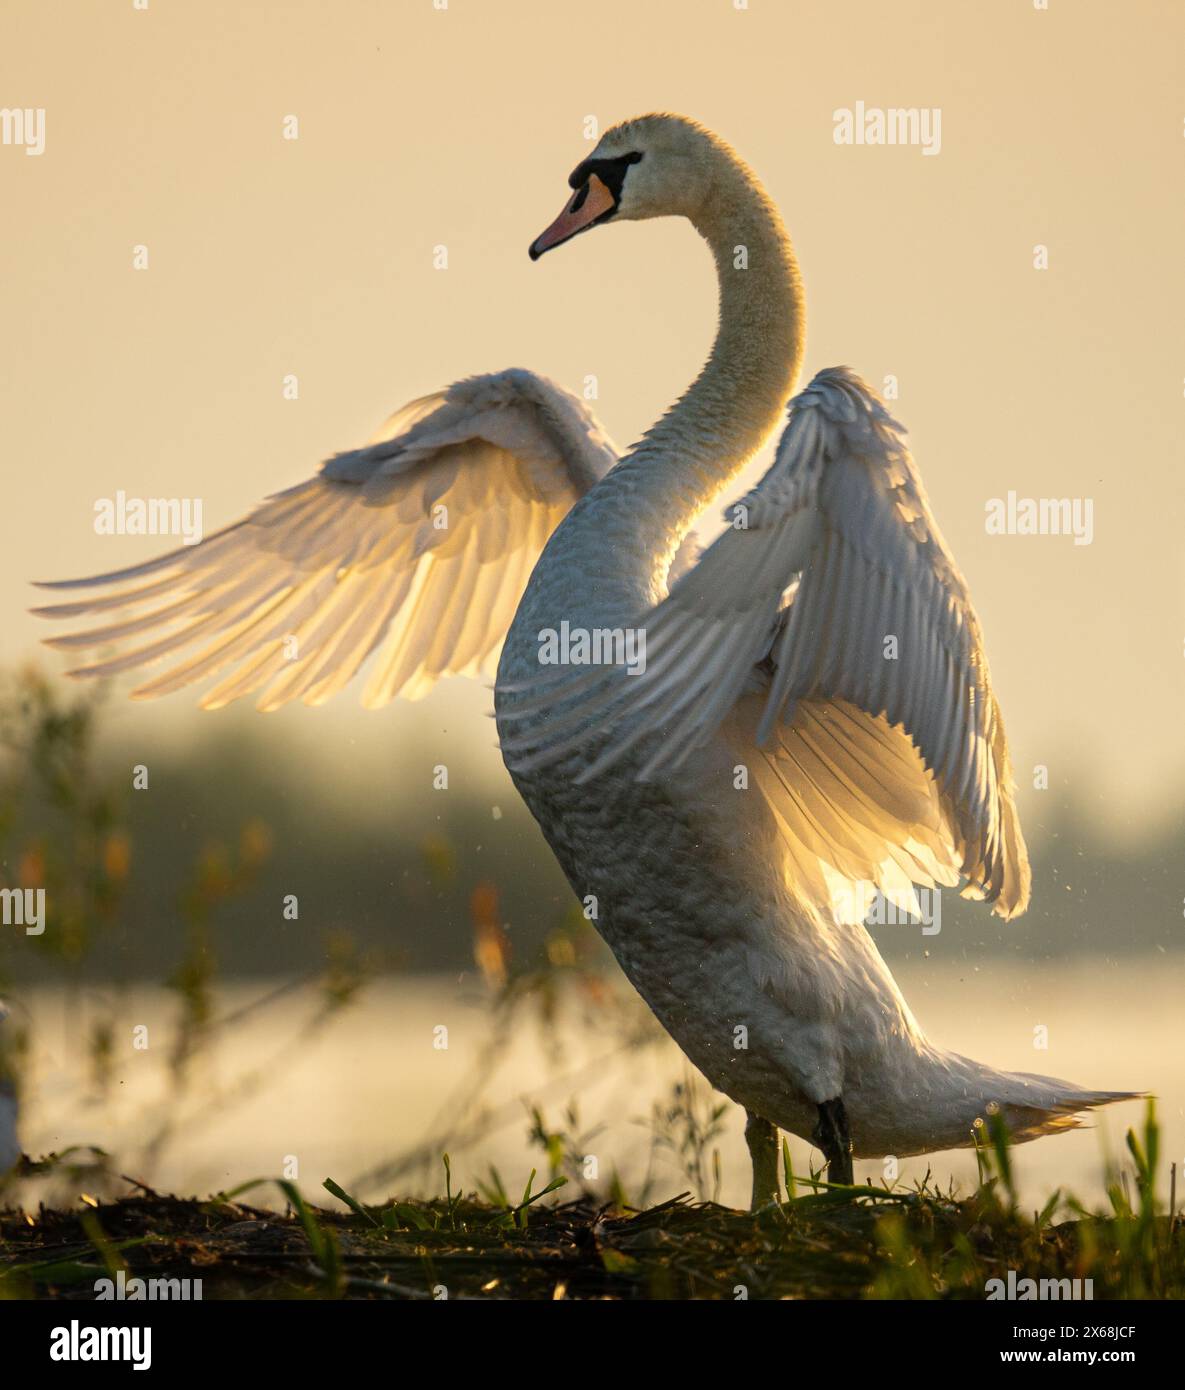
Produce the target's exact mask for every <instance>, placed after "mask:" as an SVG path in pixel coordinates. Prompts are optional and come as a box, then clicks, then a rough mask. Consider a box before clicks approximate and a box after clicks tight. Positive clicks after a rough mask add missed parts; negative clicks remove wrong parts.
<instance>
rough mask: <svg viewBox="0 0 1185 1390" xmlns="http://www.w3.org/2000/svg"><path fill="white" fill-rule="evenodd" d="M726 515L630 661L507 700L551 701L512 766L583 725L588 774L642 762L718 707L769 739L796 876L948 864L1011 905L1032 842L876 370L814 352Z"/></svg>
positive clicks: (678, 741) (552, 747) (563, 676)
mask: <svg viewBox="0 0 1185 1390" xmlns="http://www.w3.org/2000/svg"><path fill="white" fill-rule="evenodd" d="M727 519H728V520H729V521H730V522H731V528H730V529H729V530H728V531H726V532H725V533H724V534H723V535H722V536H721V537H720V538H719V539H718V540H717V541H716V542H715V543H714V544H713V545H712V546H710V547H709V549H708V550H707V551H706V552H705V553H704V555H703V557H702V558H701V559H700V561H699V563H698V564H697V565H696V566H695V567H694V568H693V569H692V570H691V571H690V572H689V573H687V574H685V575H684V576H683V577H682V578H681V579H680V580H679V581H678V583H676V584H675V585H674V586H673V587H672V590H671V592H670V594H669V596H668V597H667V598H666V599H665V600H664V601H663V602H662V603H660V604H659V605H658V606H657V607H656V608H655V609H654V610H653V611H652V612H651V613H649V614H648V615H646V616H644V617H641V618H640V619H639V626H640V628H641V629H642V630H643V631H644V632H645V634H646V669H645V672H644V673H643V674H641V675H634V676H626V675H625V674H624V673H622V672H621V671H619V670H613V669H608V670H606V669H604V668H602V669H600V670H599V671H597V672H593V673H591V674H578V673H575V672H573V673H560V675H559V678H558V679H555V678H552V679H551V680H550V681H549V680H548V678H542V679H541V681H540V682H539V684H538V686H537V687H535V688H533V689H532V690H529V691H526V692H522V693H521V694H520V695H519V696H518V698H517V700H516V702H515V703H513V704H510V706H509V708H504V710H503V718H504V719H505V718H507V717H508V716H509V717H513V716H514V715H515V714H518V715H521V716H524V717H525V716H532V715H537V714H538V713H539V711H541V710H542V709H545V708H548V707H552V708H553V709H554V715H555V717H554V718H549V719H546V720H541V719H538V718H532V719H531V721H530V723H529V725H527V726H526V729H527V731H526V732H525V733H524V734H523V736H522V738H521V740H520V739H511V740H509V741H507V742H506V745H505V746H506V748H507V751H508V753H509V755H510V756H511V758H512V760H513V763H514V766H515V767H516V768H517V767H521V768H523V769H529V768H530V767H531V766H533V765H539V764H542V763H546V762H548V761H550V760H552V759H554V758H556V757H558V756H561V755H563V754H564V753H565V752H566V751H569V750H570V749H571V748H573V747H576V746H579V744H580V743H582V742H587V741H589V740H590V737H594V736H595V742H596V746H597V748H598V750H599V752H598V756H597V757H596V759H595V760H594V761H593V762H592V763H591V764H590V766H589V767H588V769H587V770H586V772H585V773H584V774H583V778H591V777H595V776H596V775H598V774H599V773H600V772H601V771H603V770H605V769H606V768H608V767H610V766H613V765H614V764H616V763H618V762H620V761H621V759H622V758H623V757H625V756H626V755H627V753H628V751H629V749H630V748H632V747H634V746H636V745H638V744H639V743H644V745H645V747H646V749H647V755H648V756H647V757H646V758H645V759H644V760H643V761H642V763H641V766H640V768H639V774H638V775H639V776H640V777H642V778H651V777H656V776H661V775H662V774H664V773H666V772H668V771H670V770H673V769H675V768H677V767H678V766H679V765H680V764H681V763H682V762H683V761H684V760H685V759H686V758H687V757H688V755H689V754H690V753H691V752H692V750H693V749H695V748H698V747H700V746H702V745H703V744H704V743H705V742H706V741H707V740H708V739H710V738H711V737H712V736H713V734H714V733H716V732H717V731H718V730H720V729H721V728H722V726H725V727H724V732H725V733H726V734H727V735H728V736H729V737H730V738H734V739H739V740H740V741H741V742H742V743H744V742H747V743H748V746H749V747H753V745H754V744H756V745H758V747H760V749H761V750H762V759H763V761H762V762H761V764H760V776H759V778H758V781H759V783H760V784H761V786H762V790H763V791H764V793H765V795H766V797H767V799H768V800H769V801H770V804H771V806H772V807H773V809H774V811H775V814H776V816H777V818H778V820H779V821H780V823H781V824H782V828H783V834H784V837H785V839H786V842H787V845H788V847H789V848H790V852H791V857H792V858H795V857H796V856H797V859H798V860H800V861H801V862H800V863H799V865H798V867H799V870H800V872H801V873H802V874H804V875H805V876H806V878H807V880H808V882H813V883H816V884H818V885H822V884H823V883H824V881H828V882H831V885H832V888H834V882H833V880H834V879H835V878H836V876H838V878H839V879H841V880H843V881H844V883H846V884H847V885H849V886H851V885H856V884H859V883H860V882H861V881H868V882H871V883H873V884H875V885H876V886H878V887H882V888H886V889H896V888H900V887H901V885H902V884H903V883H904V885H905V886H906V887H908V885H909V883H910V882H914V883H927V884H932V883H934V882H947V883H950V882H954V881H957V875H958V874H959V873H961V874H962V875H964V876H965V877H966V879H967V881H968V882H967V886H966V888H965V889H964V892H965V893H966V894H967V895H968V896H973V897H983V898H986V899H987V900H988V901H990V902H992V903H993V904H994V905H995V910H996V912H997V913H999V914H1000V915H1001V916H1004V917H1011V916H1013V915H1014V914H1015V913H1017V912H1020V911H1023V909H1024V907H1025V906H1026V904H1027V901H1028V894H1029V868H1028V860H1027V856H1026V853H1025V847H1024V841H1023V839H1022V837H1021V832H1020V826H1019V823H1018V819H1017V813H1016V806H1015V802H1014V799H1013V785H1012V773H1011V767H1010V763H1009V757H1008V746H1007V741H1006V739H1005V735H1004V724H1003V720H1002V718H1001V715H1000V710H999V707H998V705H997V703H996V699H995V696H994V694H993V692H992V688H991V682H990V679H989V676H988V666H987V659H986V657H985V655H984V649H983V641H982V636H981V632H980V627H979V621H978V619H977V618H976V615H975V611H974V609H973V607H972V605H971V599H970V596H969V594H968V592H967V586H966V584H965V583H964V581H963V578H962V576H961V575H960V574H959V572H958V569H957V567H956V566H955V563H954V560H953V558H952V557H951V554H950V552H949V550H948V549H947V547H946V544H945V542H944V541H943V539H942V536H941V534H940V532H939V530H938V527H937V525H936V523H935V521H934V518H933V516H932V514H931V512H930V507H929V503H928V502H927V499H926V494H925V490H924V489H923V487H922V483H921V479H920V477H919V476H918V473H917V470H916V468H915V466H914V463H913V460H912V459H911V457H910V455H909V451H908V449H907V448H906V445H905V442H904V438H903V431H902V429H901V427H900V426H899V425H897V424H896V422H895V421H894V420H893V419H892V418H891V417H890V415H889V414H888V412H887V411H886V409H885V408H884V405H883V404H882V403H881V402H880V400H879V399H878V398H877V397H876V395H875V393H873V392H872V390H871V388H869V387H868V386H867V385H866V384H865V383H864V382H863V381H861V380H860V378H859V377H857V376H856V375H855V374H854V373H852V372H850V371H848V370H847V369H846V368H836V369H831V370H828V371H824V372H820V373H819V375H818V376H816V377H815V379H814V380H813V381H812V382H811V384H810V386H808V387H807V389H806V390H805V391H803V392H802V393H801V394H800V395H798V396H797V397H796V398H795V399H794V400H793V401H792V402H791V407H790V420H789V423H788V425H787V427H786V429H785V431H784V433H783V435H782V439H781V442H780V444H779V446H778V451H777V455H776V457H775V460H774V463H773V465H772V466H771V467H770V469H769V471H768V472H767V473H766V475H765V476H764V478H762V480H761V482H760V483H759V484H758V486H757V487H756V488H755V489H754V490H753V491H752V492H750V493H749V494H748V495H747V496H745V497H744V498H742V499H741V501H740V502H739V503H737V504H736V505H735V506H733V507H732V508H730V509H729V511H728V513H727ZM512 694H513V693H512ZM656 731H659V732H661V735H662V736H661V738H660V739H659V738H655V737H654V735H655V733H656ZM796 862H797V861H796ZM819 891H820V894H821V893H822V887H820V888H819ZM831 896H832V899H833V900H834V892H833V893H832V895H831Z"/></svg>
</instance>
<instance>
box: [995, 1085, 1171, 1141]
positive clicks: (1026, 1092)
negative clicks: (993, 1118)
mask: <svg viewBox="0 0 1185 1390" xmlns="http://www.w3.org/2000/svg"><path fill="white" fill-rule="evenodd" d="M999 1075H1000V1079H1001V1081H1003V1082H1007V1083H1011V1084H1009V1085H1007V1086H1006V1087H1002V1088H1001V1090H1002V1094H1001V1095H1000V1096H999V1097H998V1098H997V1099H996V1104H997V1105H998V1106H999V1109H1000V1112H1001V1114H1003V1116H1004V1120H1005V1123H1006V1124H1007V1125H1008V1130H1009V1134H1010V1135H1011V1137H1012V1141H1013V1143H1016V1144H1023V1143H1025V1142H1027V1141H1028V1140H1030V1139H1038V1138H1040V1137H1041V1135H1043V1134H1060V1133H1062V1132H1063V1131H1064V1130H1067V1129H1078V1128H1080V1127H1081V1126H1082V1125H1083V1124H1084V1123H1085V1118H1086V1115H1087V1114H1088V1112H1090V1111H1092V1110H1097V1109H1098V1108H1099V1107H1100V1106H1102V1105H1114V1104H1116V1103H1117V1102H1119V1101H1124V1100H1139V1099H1140V1098H1141V1097H1142V1096H1144V1095H1146V1094H1147V1093H1146V1092H1144V1091H1087V1090H1083V1089H1082V1088H1081V1087H1079V1086H1075V1085H1073V1084H1072V1083H1071V1082H1068V1081H1059V1080H1057V1079H1056V1078H1055V1077H1052V1076H1035V1075H1031V1074H1030V1073H1028V1072H1005V1073H1000V1074H999Z"/></svg>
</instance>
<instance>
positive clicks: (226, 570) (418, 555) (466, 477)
mask: <svg viewBox="0 0 1185 1390" xmlns="http://www.w3.org/2000/svg"><path fill="white" fill-rule="evenodd" d="M615 461H616V454H615V453H614V451H613V447H612V445H611V444H610V443H609V441H608V440H607V439H606V438H605V436H604V435H603V434H602V433H601V431H600V430H599V428H598V426H597V423H596V421H595V420H594V418H593V416H592V415H591V413H590V412H589V411H588V409H587V408H586V407H585V406H584V405H583V403H582V402H581V401H579V400H578V399H577V398H576V397H575V396H573V395H571V394H570V393H569V392H567V391H564V390H563V389H562V388H560V387H558V386H556V385H555V384H554V383H552V382H550V381H547V380H546V379H545V378H543V377H539V376H536V375H534V374H533V373H531V372H526V371H521V370H511V371H506V372H499V373H497V374H494V375H490V376H480V377H470V378H468V379H466V380H464V381H459V382H456V383H455V384H454V385H453V386H450V387H449V388H448V390H446V391H443V392H440V393H439V394H437V395H433V396H427V397H424V398H423V399H422V400H418V401H413V402H412V403H411V404H410V405H408V406H406V407H404V409H403V410H401V411H399V412H398V414H396V415H395V416H393V417H392V418H391V420H390V421H388V423H387V425H386V426H385V427H384V429H383V430H381V431H380V432H379V434H378V436H376V438H375V439H374V440H372V442H371V443H370V444H368V445H367V446H365V447H364V448H361V449H355V450H352V451H351V452H349V453H343V454H337V455H335V456H334V457H333V458H331V459H330V460H329V461H328V462H327V463H326V464H325V465H324V467H323V468H322V470H321V473H320V475H319V476H318V477H316V478H313V479H311V480H310V481H308V482H305V483H301V484H299V485H298V486H296V487H294V488H290V489H289V490H288V491H286V492H282V493H279V494H277V495H276V496H275V497H273V498H271V499H270V500H269V501H267V502H265V503H264V504H263V505H262V506H261V507H259V508H258V509H257V510H256V511H255V512H253V513H252V514H251V515H250V516H249V517H247V518H246V519H244V520H243V521H240V522H237V523H236V524H235V525H233V526H229V527H227V528H226V529H225V530H222V531H219V532H217V533H216V534H215V535H212V536H209V537H208V538H207V539H206V540H204V541H202V542H201V543H200V544H198V545H194V546H183V547H182V548H181V549H179V550H175V551H173V552H172V553H171V554H168V555H164V556H161V557H160V558H159V559H156V560H151V561H149V562H148V563H147V564H143V565H135V566H133V567H132V568H130V569H125V570H120V571H116V572H114V573H111V574H101V575H96V576H94V577H92V578H89V579H75V580H67V581H63V582H60V583H56V584H49V585H46V586H45V587H47V588H54V589H72V590H77V589H82V590H97V591H99V592H98V593H96V594H93V595H92V594H90V593H88V594H86V595H85V596H84V597H82V598H80V599H77V600H72V601H70V602H66V603H58V604H54V605H51V606H50V607H47V608H41V609H38V610H37V611H38V612H39V613H41V614H42V615H43V616H45V617H50V618H77V617H90V616H98V615H102V617H103V620H104V621H103V622H102V625H101V626H99V627H97V628H92V629H90V630H89V631H85V632H79V633H74V634H71V635H70V636H67V637H59V638H53V639H50V643H49V645H51V646H55V647H60V648H66V649H69V650H77V649H87V648H100V649H103V655H102V657H101V659H99V660H97V661H95V662H93V663H91V664H89V665H84V666H82V667H80V668H78V669H76V670H74V671H72V672H71V673H70V674H71V675H75V676H104V675H114V674H116V673H119V672H123V671H128V670H134V669H136V668H139V667H145V666H150V665H163V666H164V669H163V671H161V672H160V673H159V674H157V675H154V676H153V677H152V679H150V680H148V681H146V682H145V683H144V684H142V685H140V686H139V687H138V688H137V689H136V690H135V691H133V695H134V696H135V697H138V698H143V699H146V698H150V697H152V696H156V695H164V694H167V693H169V692H171V691H173V690H177V689H180V688H181V687H182V686H185V685H189V684H191V683H192V682H194V681H200V680H205V679H207V678H209V677H212V676H214V675H216V674H221V677H222V678H221V679H220V680H219V681H218V683H217V684H215V685H214V686H213V687H212V688H211V689H210V690H208V691H207V692H206V694H205V696H204V697H203V699H202V702H201V703H202V705H203V707H205V708H210V709H213V708H217V707H219V706H221V705H224V704H226V703H228V702H229V701H231V700H235V699H238V698H239V697H240V696H242V695H246V694H248V693H250V692H252V691H256V690H260V689H262V690H263V694H262V695H261V696H260V699H259V707H260V708H261V709H265V710H268V709H275V708H277V707H278V706H280V705H282V704H285V703H286V702H287V701H289V700H294V699H302V700H304V701H305V702H306V703H307V704H320V703H322V702H323V701H325V700H327V699H329V697H330V696H331V695H333V694H335V693H336V692H337V691H338V690H340V689H341V688H342V687H343V686H344V685H345V684H346V683H347V682H348V681H349V680H350V679H351V678H352V677H353V676H354V674H355V673H356V672H357V671H358V668H359V667H360V666H361V665H362V663H363V662H364V661H365V660H366V659H367V658H368V657H370V656H371V655H375V661H374V665H373V668H372V670H371V673H370V677H369V680H368V682H367V684H366V687H365V689H364V691H363V696H362V699H363V703H364V704H366V705H367V706H369V707H372V708H373V707H375V706H378V705H382V704H385V703H386V702H387V701H388V700H390V699H393V698H394V697H395V696H396V695H399V694H404V695H407V696H410V697H413V698H414V697H415V696H416V695H419V694H422V693H424V692H425V691H426V690H427V689H429V688H430V687H431V685H432V684H433V683H434V682H435V681H436V680H437V679H438V678H439V677H440V676H442V675H445V674H459V673H472V672H476V671H477V670H480V669H488V667H489V665H490V663H491V661H492V659H493V657H494V655H495V653H496V652H497V650H498V648H499V647H500V645H501V642H502V639H503V638H504V637H505V635H506V630H507V628H508V627H509V625H510V620H511V618H512V617H513V615H514V611H515V608H516V607H517V605H518V602H519V599H520V598H521V596H522V592H523V589H524V588H525V587H526V582H527V579H528V578H529V577H530V573H531V570H532V569H533V568H534V565H535V562H536V560H537V559H538V557H539V555H540V553H541V551H542V550H543V547H544V545H545V544H546V542H547V539H548V537H549V536H550V535H551V533H552V531H553V530H554V529H555V527H556V525H557V524H558V522H559V521H560V519H561V518H562V517H563V516H564V515H565V514H566V513H567V512H568V510H569V509H570V508H571V506H572V504H573V503H574V502H575V501H576V500H577V499H578V498H579V497H581V496H582V495H583V494H584V493H585V492H587V491H588V490H589V489H590V488H591V487H592V486H593V485H594V484H595V483H596V482H597V480H598V479H599V478H600V477H602V476H603V475H604V473H605V472H606V471H607V470H608V469H609V468H610V467H611V466H612V465H613V463H614V462H615ZM145 639H146V640H145Z"/></svg>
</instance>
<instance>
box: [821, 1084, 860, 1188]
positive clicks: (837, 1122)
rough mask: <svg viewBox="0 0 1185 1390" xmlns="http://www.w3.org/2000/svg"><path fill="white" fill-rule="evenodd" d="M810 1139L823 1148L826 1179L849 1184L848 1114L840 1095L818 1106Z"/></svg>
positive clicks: (850, 1142) (850, 1171) (850, 1168)
mask: <svg viewBox="0 0 1185 1390" xmlns="http://www.w3.org/2000/svg"><path fill="white" fill-rule="evenodd" d="M811 1139H812V1140H813V1141H814V1143H815V1144H816V1145H817V1146H818V1147H819V1148H820V1149H822V1150H823V1157H824V1158H825V1159H826V1160H827V1181H828V1182H836V1183H847V1184H849V1185H850V1184H851V1182H852V1136H851V1135H850V1134H849V1133H848V1116H847V1112H846V1111H845V1110H844V1108H843V1098H842V1097H840V1096H836V1098H835V1099H834V1100H825V1101H823V1103H822V1104H821V1105H820V1106H819V1119H818V1122H817V1124H816V1125H815V1128H814V1132H813V1133H812V1135H811Z"/></svg>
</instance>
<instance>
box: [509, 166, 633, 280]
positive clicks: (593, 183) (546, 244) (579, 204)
mask: <svg viewBox="0 0 1185 1390" xmlns="http://www.w3.org/2000/svg"><path fill="white" fill-rule="evenodd" d="M616 206H617V203H616V200H615V199H614V197H613V194H612V193H610V192H609V190H608V189H607V188H606V187H605V185H604V184H603V183H602V182H601V180H600V179H599V178H598V177H597V176H596V174H591V175H590V176H589V179H588V182H587V183H583V184H581V186H580V187H579V188H578V189H577V190H576V192H575V193H573V194H572V196H571V197H570V198H569V199H568V202H567V205H566V206H565V208H564V210H563V212H561V213H560V215H559V216H558V217H557V218H556V220H555V221H554V222H553V223H552V224H551V226H550V227H548V229H547V231H545V232H543V233H542V234H541V235H540V236H537V237H536V238H535V240H534V241H533V242H532V243H531V245H530V248H529V250H528V251H527V254H528V255H529V256H530V258H531V259H532V260H533V261H537V260H538V259H539V257H540V256H542V255H543V253H544V251H550V250H551V248H552V247H553V246H559V245H560V243H561V242H565V241H568V240H569V239H570V238H571V237H574V236H575V235H576V233H577V232H584V231H587V230H588V228H589V227H591V226H592V225H593V223H594V222H595V221H596V220H597V218H599V217H602V216H604V214H605V213H607V212H612V210H613V209H614V208H615V207H616Z"/></svg>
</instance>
